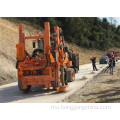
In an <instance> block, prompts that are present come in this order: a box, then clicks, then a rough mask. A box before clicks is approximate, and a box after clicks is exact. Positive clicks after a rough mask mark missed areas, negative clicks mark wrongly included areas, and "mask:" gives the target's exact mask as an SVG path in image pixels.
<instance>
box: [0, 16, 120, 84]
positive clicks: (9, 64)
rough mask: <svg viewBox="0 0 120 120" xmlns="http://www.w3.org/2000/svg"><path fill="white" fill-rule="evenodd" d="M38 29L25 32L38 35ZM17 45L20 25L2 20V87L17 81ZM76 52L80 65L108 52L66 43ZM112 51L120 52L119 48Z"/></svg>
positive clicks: (0, 54)
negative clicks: (78, 54) (78, 55)
mask: <svg viewBox="0 0 120 120" xmlns="http://www.w3.org/2000/svg"><path fill="white" fill-rule="evenodd" d="M36 31H37V30H36V29H35V28H34V27H31V26H30V25H26V24H25V25H24V32H25V33H26V34H29V32H32V34H34V33H36ZM16 43H18V23H13V22H10V21H8V20H5V19H3V18H0V85H2V84H6V83H10V82H13V81H16V80H17V72H16V69H15V64H16ZM30 45H31V44H30V43H28V45H27V49H30V47H28V46H30ZM66 45H69V47H70V48H71V49H73V51H74V52H79V53H80V64H86V63H90V58H91V57H92V56H96V57H97V61H98V60H99V58H100V57H101V56H103V55H105V53H106V51H100V50H97V49H89V50H88V49H85V48H81V47H79V46H77V45H75V44H70V43H66ZM110 50H115V51H119V50H120V49H118V48H111V49H110Z"/></svg>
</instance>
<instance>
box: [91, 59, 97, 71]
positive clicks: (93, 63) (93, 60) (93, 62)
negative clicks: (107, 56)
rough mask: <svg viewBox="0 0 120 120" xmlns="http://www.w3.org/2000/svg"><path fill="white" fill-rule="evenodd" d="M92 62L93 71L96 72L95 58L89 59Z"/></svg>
mask: <svg viewBox="0 0 120 120" xmlns="http://www.w3.org/2000/svg"><path fill="white" fill-rule="evenodd" d="M90 60H91V61H92V66H93V71H95V70H96V71H97V67H96V57H92V58H91V59H90Z"/></svg>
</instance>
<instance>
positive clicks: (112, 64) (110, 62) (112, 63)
mask: <svg viewBox="0 0 120 120" xmlns="http://www.w3.org/2000/svg"><path fill="white" fill-rule="evenodd" d="M114 67H115V59H114V57H113V58H110V60H109V68H110V75H113V68H114Z"/></svg>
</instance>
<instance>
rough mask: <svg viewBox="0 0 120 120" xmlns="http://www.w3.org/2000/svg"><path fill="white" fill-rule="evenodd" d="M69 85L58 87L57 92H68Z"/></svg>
mask: <svg viewBox="0 0 120 120" xmlns="http://www.w3.org/2000/svg"><path fill="white" fill-rule="evenodd" d="M66 91H67V86H62V87H57V92H66Z"/></svg>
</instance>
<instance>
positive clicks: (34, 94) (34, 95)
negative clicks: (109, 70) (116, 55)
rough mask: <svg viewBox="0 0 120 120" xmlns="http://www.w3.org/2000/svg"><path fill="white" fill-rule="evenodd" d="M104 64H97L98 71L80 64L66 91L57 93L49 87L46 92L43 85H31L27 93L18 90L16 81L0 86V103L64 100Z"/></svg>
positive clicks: (90, 66)
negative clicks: (73, 79)
mask: <svg viewBox="0 0 120 120" xmlns="http://www.w3.org/2000/svg"><path fill="white" fill-rule="evenodd" d="M105 67H106V65H104V64H102V65H100V64H98V63H97V68H98V71H95V72H93V71H92V65H91V64H85V65H81V66H80V70H79V72H78V73H77V74H76V75H75V81H74V82H70V83H69V85H68V91H67V92H62V93H57V92H56V91H53V90H52V89H50V91H49V92H48V91H47V90H46V89H45V88H44V87H43V86H32V89H31V91H30V93H29V94H24V93H22V92H21V91H19V89H18V86H17V82H14V83H11V84H6V85H2V86H0V103H10V102H12V103H56V102H57V103H58V102H64V99H66V98H68V97H69V96H70V95H72V94H74V93H75V92H76V91H77V90H78V89H80V88H82V87H83V86H84V85H85V84H86V82H88V81H89V80H91V79H92V78H93V76H95V75H97V74H98V73H99V72H100V71H101V70H102V69H104V68H105Z"/></svg>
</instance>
